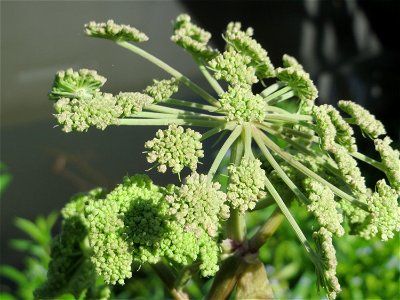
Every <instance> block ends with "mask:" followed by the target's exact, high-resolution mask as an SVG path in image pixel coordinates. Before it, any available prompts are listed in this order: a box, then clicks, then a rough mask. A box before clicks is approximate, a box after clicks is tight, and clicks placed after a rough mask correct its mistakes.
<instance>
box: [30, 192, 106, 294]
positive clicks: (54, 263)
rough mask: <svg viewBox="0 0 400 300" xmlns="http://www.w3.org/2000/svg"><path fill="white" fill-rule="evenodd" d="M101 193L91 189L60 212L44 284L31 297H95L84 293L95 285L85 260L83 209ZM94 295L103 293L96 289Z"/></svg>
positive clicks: (85, 235) (86, 257)
mask: <svg viewBox="0 0 400 300" xmlns="http://www.w3.org/2000/svg"><path fill="white" fill-rule="evenodd" d="M103 194H104V192H103V190H101V189H94V190H92V191H90V192H89V193H88V194H80V195H77V196H75V197H73V198H72V200H71V202H70V203H68V204H67V205H66V206H65V207H64V208H63V209H62V210H61V215H62V217H63V221H62V228H61V233H60V234H59V235H57V236H56V237H55V238H54V240H53V244H52V247H51V261H50V264H49V270H48V274H47V281H46V282H45V284H44V285H43V286H42V287H40V288H39V289H37V290H36V291H35V298H37V299H49V298H57V296H59V295H62V294H63V293H71V294H73V295H74V296H75V297H76V298H78V297H80V296H81V294H82V293H86V295H87V296H89V297H96V298H98V297H99V295H98V294H91V293H90V292H93V291H94V289H93V291H88V289H89V288H90V287H94V286H95V284H96V272H95V268H94V266H93V264H92V263H91V261H90V259H89V253H90V250H89V247H88V240H87V234H88V230H87V229H88V228H87V222H86V218H85V216H84V208H85V204H86V203H87V202H88V201H97V199H99V198H100V197H102V195H103ZM106 289H107V288H106ZM98 292H99V293H100V294H103V293H104V291H100V290H99V291H98ZM106 294H109V293H106Z"/></svg>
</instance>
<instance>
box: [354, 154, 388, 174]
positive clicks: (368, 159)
mask: <svg viewBox="0 0 400 300" xmlns="http://www.w3.org/2000/svg"><path fill="white" fill-rule="evenodd" d="M350 155H351V156H353V157H354V158H357V159H358V160H361V161H363V162H365V163H367V164H369V165H371V166H373V167H375V168H377V169H378V170H381V171H382V172H385V171H386V170H385V167H384V165H383V164H382V163H381V162H379V161H376V160H375V159H372V158H371V157H368V156H366V155H365V154H362V153H360V152H350Z"/></svg>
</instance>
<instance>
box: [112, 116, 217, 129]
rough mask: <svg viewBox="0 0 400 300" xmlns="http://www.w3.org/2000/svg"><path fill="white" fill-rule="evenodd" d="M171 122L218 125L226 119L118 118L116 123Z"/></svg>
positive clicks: (163, 124) (148, 123)
mask: <svg viewBox="0 0 400 300" xmlns="http://www.w3.org/2000/svg"><path fill="white" fill-rule="evenodd" d="M170 124H176V125H187V126H199V127H216V126H219V125H221V124H224V121H222V120H221V121H216V120H215V121H211V120H199V119H174V118H166V119H118V120H117V124H116V125H141V126H167V125H170Z"/></svg>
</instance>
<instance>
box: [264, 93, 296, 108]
mask: <svg viewBox="0 0 400 300" xmlns="http://www.w3.org/2000/svg"><path fill="white" fill-rule="evenodd" d="M295 95H296V94H295V93H294V92H293V91H289V92H287V93H285V94H283V95H280V96H279V97H276V98H274V99H272V100H270V101H268V104H269V105H273V104H276V103H279V102H282V101H285V100H287V99H290V98H292V97H294V96H295Z"/></svg>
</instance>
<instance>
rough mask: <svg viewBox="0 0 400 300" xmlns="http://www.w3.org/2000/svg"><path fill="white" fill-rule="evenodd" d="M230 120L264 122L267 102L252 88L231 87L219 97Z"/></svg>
mask: <svg viewBox="0 0 400 300" xmlns="http://www.w3.org/2000/svg"><path fill="white" fill-rule="evenodd" d="M219 101H220V104H221V107H222V108H223V110H224V111H225V112H226V115H227V119H228V120H229V121H237V122H238V123H243V122H252V121H255V122H262V121H263V120H264V116H265V102H264V100H263V98H262V97H261V96H260V95H258V94H257V95H254V94H253V92H252V91H251V89H250V88H243V87H240V86H234V87H229V88H228V91H227V92H225V93H224V94H222V96H221V98H220V99H219Z"/></svg>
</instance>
